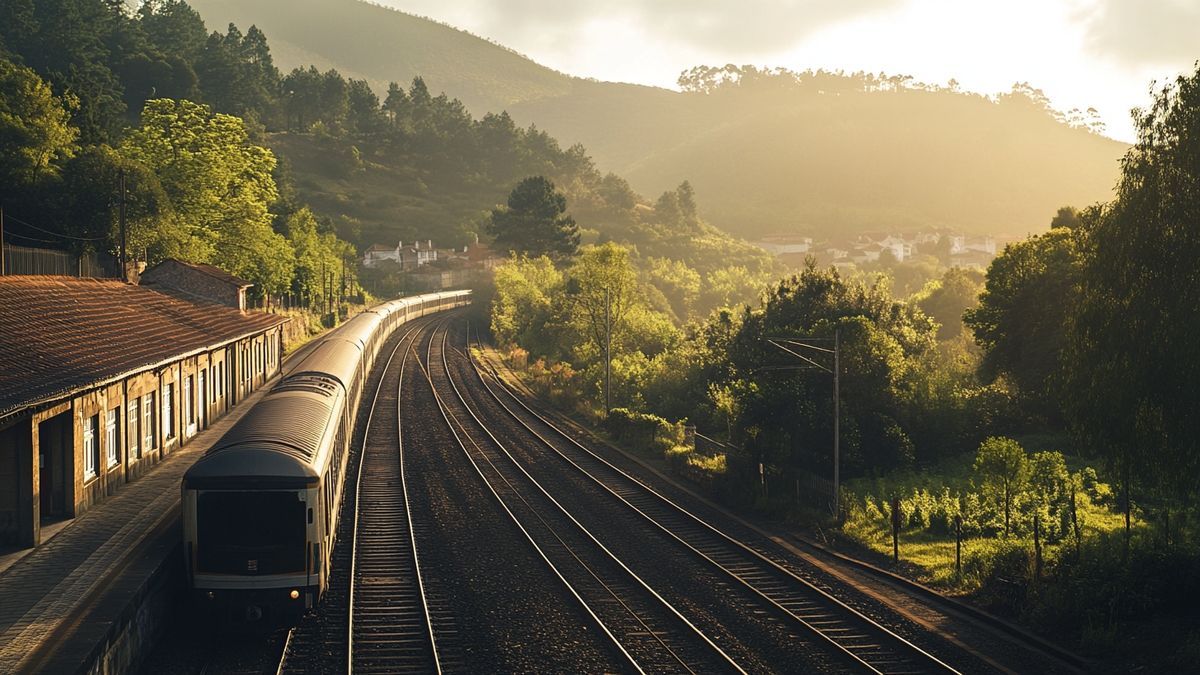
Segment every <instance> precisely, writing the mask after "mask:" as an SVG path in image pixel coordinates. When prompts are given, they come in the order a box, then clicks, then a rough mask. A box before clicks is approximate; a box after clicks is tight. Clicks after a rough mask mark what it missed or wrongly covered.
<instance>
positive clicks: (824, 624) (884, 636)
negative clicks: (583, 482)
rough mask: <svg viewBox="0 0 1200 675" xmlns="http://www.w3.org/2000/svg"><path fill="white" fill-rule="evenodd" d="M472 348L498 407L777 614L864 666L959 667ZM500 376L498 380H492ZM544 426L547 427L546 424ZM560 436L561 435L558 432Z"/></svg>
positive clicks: (905, 669) (900, 669)
mask: <svg viewBox="0 0 1200 675" xmlns="http://www.w3.org/2000/svg"><path fill="white" fill-rule="evenodd" d="M466 351H467V352H468V353H467V354H466V355H464V357H463V358H465V359H467V360H468V361H469V362H470V366H471V369H470V370H471V372H473V373H474V375H475V377H476V378H477V381H478V384H479V388H480V389H481V390H483V391H486V392H487V394H488V396H489V397H490V399H491V400H492V401H493V402H494V403H495V406H496V407H497V408H496V409H497V410H498V411H499V410H502V411H503V413H504V414H505V415H506V416H507V417H508V418H509V419H511V420H514V421H515V422H516V423H517V424H518V425H519V427H521V428H523V429H524V430H525V431H526V432H528V433H529V434H530V435H532V436H533V437H536V438H537V439H538V440H539V441H540V443H541V444H542V445H543V446H544V447H545V448H547V449H548V450H550V451H551V452H552V453H554V454H555V455H557V456H558V457H560V458H561V459H562V460H564V461H565V462H566V463H567V464H568V465H569V466H570V467H573V469H574V470H575V471H577V472H578V473H579V474H581V475H582V476H584V477H586V478H587V479H588V480H589V481H591V482H592V483H594V484H595V485H597V486H598V487H599V488H601V489H602V490H603V491H604V492H607V493H608V494H610V495H611V496H612V497H613V498H614V499H616V500H617V501H618V502H619V503H621V504H623V505H624V506H626V507H627V508H629V509H630V510H631V511H632V512H634V513H636V514H637V515H638V516H640V518H641V519H643V520H644V521H645V522H646V523H648V524H650V525H651V526H652V528H653V529H656V530H658V531H659V532H661V533H662V534H664V535H665V536H666V537H668V538H669V539H670V540H673V541H675V542H676V543H678V544H679V545H680V546H682V547H683V548H684V549H686V550H687V551H689V552H690V553H691V554H692V555H693V556H695V558H696V559H698V560H700V561H702V562H703V563H704V564H706V565H707V566H709V567H710V568H712V569H714V570H716V571H718V572H719V573H720V574H721V575H723V576H724V577H725V578H726V579H728V581H729V582H730V583H731V585H733V586H734V587H735V588H740V589H742V590H743V591H744V592H745V593H747V594H748V595H750V596H752V597H754V598H757V600H758V602H760V603H761V604H763V605H765V606H766V607H768V608H770V610H772V611H773V612H775V613H776V615H777V616H779V617H781V618H782V619H783V620H785V621H787V622H790V623H791V624H793V625H794V626H796V627H798V628H799V629H800V630H801V631H802V632H804V633H807V634H809V635H811V636H812V637H813V638H814V641H815V642H818V643H821V644H824V645H825V646H826V647H827V648H828V649H829V650H830V651H831V652H832V653H834V654H836V655H838V656H839V657H840V658H841V659H842V660H843V661H844V662H846V663H847V664H849V665H850V666H852V667H855V668H857V669H861V670H865V671H867V672H875V673H955V672H957V671H956V670H955V669H954V668H953V667H951V666H950V665H948V664H946V663H945V662H943V661H942V660H940V659H939V658H937V657H936V656H934V655H933V654H931V653H929V652H928V651H926V650H925V649H923V648H921V647H920V646H918V645H915V644H913V643H912V642H910V641H908V640H906V639H905V638H903V637H901V636H900V635H897V634H896V633H895V632H894V631H892V630H891V629H889V628H888V627H887V626H884V625H882V624H881V623H880V622H878V621H876V620H874V619H872V618H870V617H868V616H866V615H864V614H863V613H862V612H860V611H858V610H857V609H855V608H853V607H851V606H849V605H847V604H846V603H845V602H843V601H842V600H840V599H838V598H837V597H835V596H834V595H833V594H831V593H830V592H828V591H826V590H825V589H823V588H820V587H819V586H817V585H815V584H813V583H812V582H810V581H809V580H807V579H804V578H803V577H801V576H799V575H798V574H796V573H795V572H793V571H792V570H790V569H788V568H787V567H785V566H784V565H782V564H780V563H779V562H778V561H776V560H773V559H771V558H770V557H768V556H766V555H764V554H763V553H761V552H760V551H758V550H756V549H755V548H753V547H751V546H749V545H747V544H745V543H743V542H742V541H739V540H737V539H735V538H733V537H731V536H729V535H727V534H725V533H724V532H723V531H722V530H720V529H718V528H717V527H714V526H713V525H711V524H710V523H709V522H707V521H706V520H704V519H703V518H701V517H699V516H697V515H695V514H694V513H692V511H690V510H689V509H687V508H685V507H683V506H681V505H679V504H677V503H676V502H675V501H673V500H671V499H670V498H668V497H666V496H664V495H663V494H661V493H660V492H658V491H656V490H654V489H653V488H652V487H650V486H648V485H646V484H645V483H643V482H641V481H639V480H638V479H637V478H635V477H633V476H631V475H629V474H628V473H626V472H624V471H623V470H621V469H620V468H618V467H617V466H615V465H613V464H612V463H610V462H609V461H607V460H606V459H604V458H603V457H601V456H600V455H598V454H596V453H594V452H593V451H591V450H590V449H589V448H587V447H585V446H584V445H582V444H580V443H579V442H577V441H576V440H575V439H574V438H572V437H571V436H570V435H569V434H567V433H565V432H563V431H561V430H560V429H559V428H558V427H557V426H555V425H554V424H553V423H552V422H551V421H550V420H548V419H546V418H545V417H544V416H542V415H541V414H539V413H537V412H536V411H534V410H533V409H532V408H531V407H529V406H528V405H526V404H525V402H524V401H522V400H521V398H520V397H518V396H516V395H515V394H514V393H513V392H511V391H509V390H508V389H507V386H506V385H505V384H503V380H502V379H501V378H499V377H498V376H496V375H495V374H494V373H492V374H491V376H490V378H489V376H488V375H486V374H485V373H484V370H483V368H481V366H480V365H479V364H478V363H476V362H475V360H474V358H473V357H472V356H471V355H470V354H469V351H470V350H469V349H468V350H466ZM489 379H493V380H494V382H495V383H496V386H493V385H492V384H491V383H489ZM539 428H540V430H539ZM551 438H554V439H556V440H557V441H558V442H555V441H553V440H551Z"/></svg>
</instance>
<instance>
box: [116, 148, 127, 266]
mask: <svg viewBox="0 0 1200 675" xmlns="http://www.w3.org/2000/svg"><path fill="white" fill-rule="evenodd" d="M118 175H119V176H120V182H121V187H120V190H121V196H120V202H119V203H120V209H121V216H120V218H121V281H124V282H128V281H129V262H128V259H127V258H126V256H125V246H126V239H125V169H124V168H122V169H121V170H120V171H119V173H118Z"/></svg>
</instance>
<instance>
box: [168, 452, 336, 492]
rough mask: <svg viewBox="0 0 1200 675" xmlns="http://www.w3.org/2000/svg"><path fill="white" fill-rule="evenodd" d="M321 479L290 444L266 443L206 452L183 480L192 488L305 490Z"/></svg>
mask: <svg viewBox="0 0 1200 675" xmlns="http://www.w3.org/2000/svg"><path fill="white" fill-rule="evenodd" d="M319 478H320V474H319V473H317V470H316V469H315V468H314V467H313V466H312V465H311V464H306V463H304V462H300V461H298V460H297V459H296V457H295V455H293V454H292V453H291V452H289V450H288V448H287V447H286V446H281V445H278V444H274V443H267V442H263V443H256V444H254V445H249V446H238V447H233V448H225V449H223V450H222V451H221V452H219V453H217V454H214V455H205V456H204V457H202V458H201V459H200V461H198V462H196V463H195V464H193V465H192V467H191V468H190V469H188V471H187V473H186V474H184V476H183V481H184V485H185V486H186V487H188V488H189V489H192V490H206V489H247V488H263V487H274V488H281V489H282V488H293V489H301V488H305V487H307V486H309V485H310V484H311V483H312V482H313V481H316V480H318V479H319Z"/></svg>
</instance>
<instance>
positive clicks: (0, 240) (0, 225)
mask: <svg viewBox="0 0 1200 675" xmlns="http://www.w3.org/2000/svg"><path fill="white" fill-rule="evenodd" d="M5 274H7V272H6V271H5V268H4V207H3V206H0V277H2V276H4V275H5Z"/></svg>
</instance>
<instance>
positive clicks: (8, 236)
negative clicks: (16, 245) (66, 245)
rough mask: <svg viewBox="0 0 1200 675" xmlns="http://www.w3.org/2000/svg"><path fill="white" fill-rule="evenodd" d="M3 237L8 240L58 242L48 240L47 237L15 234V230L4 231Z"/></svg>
mask: <svg viewBox="0 0 1200 675" xmlns="http://www.w3.org/2000/svg"><path fill="white" fill-rule="evenodd" d="M4 239H5V240H8V239H24V240H25V241H35V242H38V243H39V244H58V243H60V242H57V241H51V240H49V239H38V238H36V237H26V236H25V235H23V234H17V233H16V232H5V233H4Z"/></svg>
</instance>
